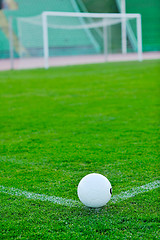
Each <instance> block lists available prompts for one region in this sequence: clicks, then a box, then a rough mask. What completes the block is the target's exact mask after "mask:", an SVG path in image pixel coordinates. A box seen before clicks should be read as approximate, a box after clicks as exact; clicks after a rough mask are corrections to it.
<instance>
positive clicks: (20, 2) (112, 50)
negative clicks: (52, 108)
mask: <svg viewBox="0 0 160 240" xmlns="http://www.w3.org/2000/svg"><path fill="white" fill-rule="evenodd" d="M122 8H123V9H122ZM0 9H1V10H0V60H1V61H0V65H1V68H2V64H3V67H4V68H5V67H6V68H10V67H11V68H13V67H14V66H13V59H21V60H23V59H25V60H26V59H34V58H36V62H37V67H38V61H39V63H40V64H39V66H40V67H42V66H43V60H42V58H43V55H44V46H43V29H42V18H41V14H42V12H44V11H59V12H93V13H96V12H97V13H102V12H103V13H124V12H125V13H140V14H141V15H142V43H143V44H142V45H143V52H146V53H147V52H152V53H153V52H154V53H155V54H157V52H158V51H160V14H159V10H160V1H159V0H147V1H146V0H141V1H139V0H45V1H44V0H27V1H26V0H0ZM76 21H77V22H76ZM94 21H95V20H94V19H87V20H86V19H85V20H84V19H81V20H75V19H71V18H70V21H68V22H67V21H66V19H65V18H64V19H63V20H62V18H61V20H58V18H53V17H52V18H48V24H50V26H49V25H48V44H49V46H48V48H49V56H50V57H57V56H80V55H83V56H84V55H97V56H98V55H101V54H103V53H104V48H105V46H104V44H103V37H104V35H103V33H102V30H101V27H99V28H94V29H93V28H92V29H91V28H90V27H88V29H87V30H86V29H84V28H83V26H84V24H89V23H91V22H92V23H93V22H94ZM55 22H56V23H57V22H58V24H60V23H61V26H63V29H57V28H56V29H55V28H54V27H52V24H53V23H55ZM66 22H67V25H68V26H71V25H77V26H78V25H79V30H78V31H77V30H75V29H70V30H69V31H68V29H66V26H67V25H65V24H66ZM80 25H81V27H80ZM82 25H83V26H82ZM121 25H122V24H121V21H119V23H117V24H115V23H114V24H109V26H108V28H107V51H108V54H119V53H123V54H126V52H127V53H134V52H137V35H136V34H137V29H136V19H134V20H131V19H127V21H126V45H127V46H126V50H125V49H123V46H122V34H121V31H122V30H121ZM153 55H154V54H152V56H153ZM9 58H10V59H11V62H6V61H2V59H3V60H4V59H9ZM38 59H39V60H38ZM111 59H112V58H111ZM116 59H117V60H118V59H119V57H118V55H117V56H116ZM73 61H75V60H73ZM81 61H82V62H83V60H81ZM60 62H62V59H61V60H60ZM7 63H8V65H6V66H4V65H5V64H7ZM20 63H21V65H20ZM27 63H28V65H27ZM29 63H30V61H28V62H25V66H28V67H30V64H29ZM71 63H72V62H71ZM50 64H51V65H54V63H53V64H52V62H51V63H50ZM59 64H60V63H59ZM23 65H24V63H23V62H22V61H21V62H19V67H20V68H21V67H23ZM35 66H36V65H35Z"/></svg>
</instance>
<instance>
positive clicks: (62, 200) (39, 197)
mask: <svg viewBox="0 0 160 240" xmlns="http://www.w3.org/2000/svg"><path fill="white" fill-rule="evenodd" d="M0 193H7V194H9V195H12V196H19V197H20V196H23V197H25V198H28V199H33V200H41V201H48V202H52V203H55V204H59V205H63V206H71V207H74V206H76V205H79V202H78V201H75V200H72V199H66V198H61V197H56V196H47V195H45V194H37V193H33V192H27V191H22V190H20V189H17V188H9V187H4V186H0Z"/></svg>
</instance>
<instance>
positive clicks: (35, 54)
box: [18, 12, 142, 68]
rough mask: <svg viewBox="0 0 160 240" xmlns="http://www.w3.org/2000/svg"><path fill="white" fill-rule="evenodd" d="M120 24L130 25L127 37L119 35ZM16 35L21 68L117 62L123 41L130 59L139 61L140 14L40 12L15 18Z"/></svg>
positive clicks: (119, 58) (120, 55)
mask: <svg viewBox="0 0 160 240" xmlns="http://www.w3.org/2000/svg"><path fill="white" fill-rule="evenodd" d="M122 23H123V25H124V23H126V25H127V24H129V26H130V28H131V30H132V31H131V33H132V34H130V35H129V37H128V35H127V32H126V31H125V35H124V34H122V32H121V31H122V28H121V25H122ZM18 34H19V42H20V48H22V49H20V50H19V53H20V58H21V61H22V67H23V65H24V67H30V65H31V67H45V68H48V67H49V66H56V65H67V64H72V63H73V64H74V63H76V62H77V63H85V62H87V61H88V62H94V61H95V62H98V61H102V62H104V61H112V59H115V60H117V61H118V60H121V59H123V54H122V42H123V45H124V43H125V44H126V49H127V55H128V56H130V58H132V56H133V59H137V60H139V61H141V60H142V36H141V16H140V15H139V14H98V13H73V12H43V14H42V15H39V16H35V17H28V18H18ZM122 36H123V39H122ZM24 49H25V51H24ZM125 55H126V54H125ZM125 57H126V56H125ZM27 59H28V61H26V60H27ZM126 59H127V58H126ZM23 60H24V61H25V62H24V63H23Z"/></svg>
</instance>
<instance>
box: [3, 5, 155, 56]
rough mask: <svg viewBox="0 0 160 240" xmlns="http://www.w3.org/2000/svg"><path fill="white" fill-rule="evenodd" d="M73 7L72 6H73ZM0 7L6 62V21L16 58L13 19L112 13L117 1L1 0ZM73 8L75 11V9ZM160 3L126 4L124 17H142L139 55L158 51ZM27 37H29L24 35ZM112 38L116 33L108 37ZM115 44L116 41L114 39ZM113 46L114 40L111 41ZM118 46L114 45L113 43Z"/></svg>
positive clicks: (116, 8)
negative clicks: (51, 14)
mask: <svg viewBox="0 0 160 240" xmlns="http://www.w3.org/2000/svg"><path fill="white" fill-rule="evenodd" d="M75 4H76V5H75ZM0 6H1V8H2V10H0V58H1V59H2V58H3V59H4V58H9V30H8V29H9V17H10V16H13V17H14V18H13V33H14V34H13V38H14V57H19V50H18V49H19V43H18V29H17V20H16V17H29V16H36V15H39V14H41V13H42V12H43V11H48V10H49V11H68V12H73V11H82V12H83V11H86V10H87V11H88V12H106V13H116V12H119V11H120V1H119V0H105V1H104V0H99V1H97V0H83V1H82V0H77V1H75V0H70V1H66V0H58V1H57V0H52V1H51V0H45V1H44V0H34V1H33V0H28V1H26V0H5V1H4V0H1V1H0ZM75 6H76V8H75ZM159 9H160V1H159V0H148V1H145V0H141V1H138V0H126V12H127V13H140V14H142V36H143V51H160V15H159ZM27 34H29V33H27ZM112 34H113V35H114V34H116V31H115V32H113V33H112ZM117 41H119V40H118V39H117ZM115 45H116V38H115ZM117 45H118V43H117Z"/></svg>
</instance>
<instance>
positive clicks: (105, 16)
mask: <svg viewBox="0 0 160 240" xmlns="http://www.w3.org/2000/svg"><path fill="white" fill-rule="evenodd" d="M51 17H58V19H60V17H61V18H64V17H65V19H67V18H78V19H79V20H80V22H81V25H79V26H77V25H76V24H75V26H74V24H73V26H68V24H66V26H65V24H64V21H62V22H63V23H62V25H61V24H60V23H56V24H57V26H56V24H55V25H54V21H53V26H49V25H50V23H49V21H48V18H51ZM84 19H87V20H88V21H87V22H85V21H84ZM91 19H92V20H91ZM95 19H96V20H97V19H100V20H101V21H99V22H98V21H95V22H94V20H95ZM124 19H125V20H126V21H127V20H128V19H136V34H137V53H138V54H137V56H138V60H139V61H142V29H141V28H142V27H141V15H140V14H121V13H113V14H111V13H74V12H43V13H42V23H43V44H44V46H43V47H44V63H45V68H46V69H47V68H48V67H49V64H48V58H49V46H48V27H53V28H64V29H67V28H68V29H73V28H75V29H76V28H77V27H79V29H82V28H83V29H90V28H94V27H95V28H97V27H98V26H99V27H100V26H101V27H103V28H104V34H103V39H104V40H105V41H106V42H105V43H104V54H106V55H107V46H106V44H107V37H106V36H105V32H106V31H105V26H107V25H112V24H115V23H118V22H122V24H123V22H124ZM102 20H103V21H102ZM111 20H112V21H111ZM59 22H61V21H59ZM122 41H123V40H122Z"/></svg>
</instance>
